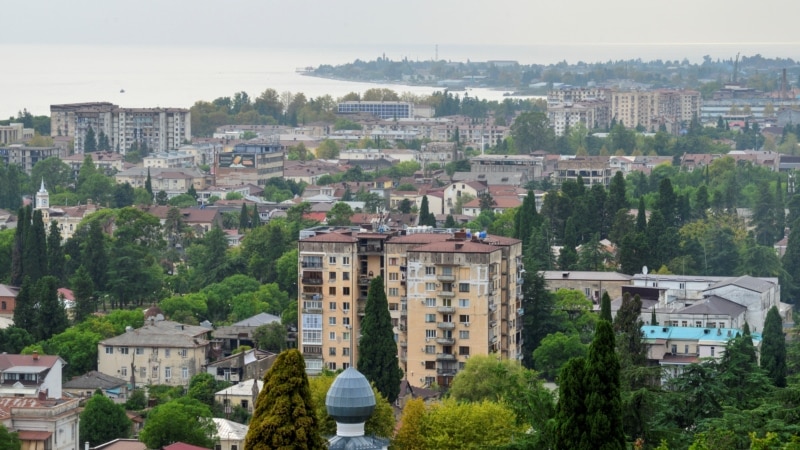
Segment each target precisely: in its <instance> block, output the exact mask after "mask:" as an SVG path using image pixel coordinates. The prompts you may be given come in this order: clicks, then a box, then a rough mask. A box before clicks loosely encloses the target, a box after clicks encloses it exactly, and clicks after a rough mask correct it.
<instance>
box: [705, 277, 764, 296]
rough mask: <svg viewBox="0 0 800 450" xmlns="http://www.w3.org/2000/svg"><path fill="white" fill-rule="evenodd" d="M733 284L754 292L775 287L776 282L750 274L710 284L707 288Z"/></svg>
mask: <svg viewBox="0 0 800 450" xmlns="http://www.w3.org/2000/svg"><path fill="white" fill-rule="evenodd" d="M731 285H733V286H738V287H740V288H743V289H747V290H750V291H754V292H767V291H768V290H770V289H772V288H774V287H775V283H772V282H769V281H767V280H764V279H762V278H755V277H751V276H749V275H744V276H741V277H738V278H727V279H725V280H722V281H720V282H718V283H716V284H714V285H712V286H710V287H709V288H708V289H706V290H711V289H717V288H721V287H723V286H731Z"/></svg>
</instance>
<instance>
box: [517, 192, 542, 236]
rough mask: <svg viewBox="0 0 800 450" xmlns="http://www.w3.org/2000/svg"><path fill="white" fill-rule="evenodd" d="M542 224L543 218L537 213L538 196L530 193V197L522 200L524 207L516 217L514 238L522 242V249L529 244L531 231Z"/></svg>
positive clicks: (522, 206)
mask: <svg viewBox="0 0 800 450" xmlns="http://www.w3.org/2000/svg"><path fill="white" fill-rule="evenodd" d="M540 224H541V218H540V217H539V214H538V213H537V212H536V195H535V194H534V192H533V191H528V195H526V196H525V199H523V200H522V205H521V206H520V207H519V209H518V210H517V215H516V216H514V237H516V238H517V239H519V240H521V241H522V247H523V248H524V247H525V245H527V244H528V239H529V238H530V236H531V230H532V229H533V228H534V227H538V226H539V225H540Z"/></svg>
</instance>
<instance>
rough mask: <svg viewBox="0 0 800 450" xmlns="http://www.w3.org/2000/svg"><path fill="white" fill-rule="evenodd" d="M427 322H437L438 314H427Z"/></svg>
mask: <svg viewBox="0 0 800 450" xmlns="http://www.w3.org/2000/svg"><path fill="white" fill-rule="evenodd" d="M425 322H427V323H431V322H436V314H425Z"/></svg>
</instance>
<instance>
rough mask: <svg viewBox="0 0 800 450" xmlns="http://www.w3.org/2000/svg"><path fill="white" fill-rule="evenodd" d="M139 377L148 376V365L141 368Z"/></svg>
mask: <svg viewBox="0 0 800 450" xmlns="http://www.w3.org/2000/svg"><path fill="white" fill-rule="evenodd" d="M139 378H141V379H145V378H147V367H140V368H139Z"/></svg>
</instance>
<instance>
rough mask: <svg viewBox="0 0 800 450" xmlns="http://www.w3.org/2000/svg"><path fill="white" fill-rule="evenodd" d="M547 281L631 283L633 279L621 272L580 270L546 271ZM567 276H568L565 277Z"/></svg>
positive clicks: (544, 273)
mask: <svg viewBox="0 0 800 450" xmlns="http://www.w3.org/2000/svg"><path fill="white" fill-rule="evenodd" d="M542 274H543V275H544V279H545V280H602V281H630V280H631V279H632V278H633V277H631V276H630V275H626V274H624V273H619V272H591V271H580V270H545V271H543V272H542ZM564 274H566V275H567V276H564Z"/></svg>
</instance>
